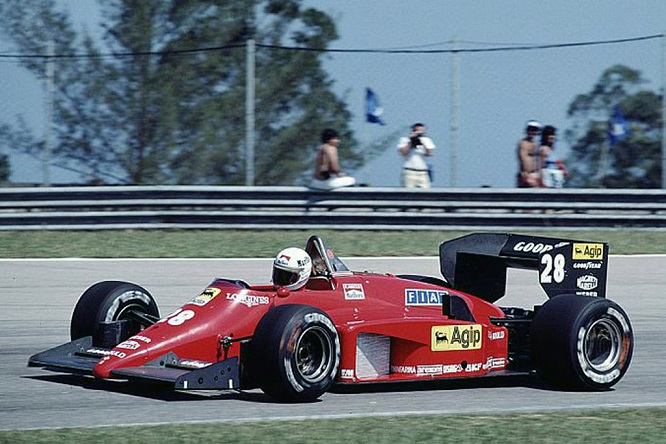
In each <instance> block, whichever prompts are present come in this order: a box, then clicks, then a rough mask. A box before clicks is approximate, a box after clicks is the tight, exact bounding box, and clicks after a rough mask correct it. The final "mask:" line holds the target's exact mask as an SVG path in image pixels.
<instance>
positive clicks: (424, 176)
mask: <svg viewBox="0 0 666 444" xmlns="http://www.w3.org/2000/svg"><path fill="white" fill-rule="evenodd" d="M425 131H426V127H425V125H424V124H422V123H415V124H414V125H412V130H411V132H410V133H409V137H401V138H400V142H398V151H399V152H400V154H402V155H403V156H404V157H405V161H404V163H403V164H402V184H403V186H405V187H407V188H430V186H431V179H430V176H431V173H430V172H429V166H428V163H427V162H426V160H425V157H427V156H432V154H433V151H434V150H435V144H434V143H433V141H432V140H431V139H430V138H429V137H427V136H426V135H425Z"/></svg>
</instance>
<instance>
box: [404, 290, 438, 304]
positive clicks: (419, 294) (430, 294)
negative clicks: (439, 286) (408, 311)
mask: <svg viewBox="0 0 666 444" xmlns="http://www.w3.org/2000/svg"><path fill="white" fill-rule="evenodd" d="M447 294H448V293H447V292H446V291H438V290H423V289H406V290H405V305H412V306H414V305H420V306H440V305H442V297H443V296H446V295H447Z"/></svg>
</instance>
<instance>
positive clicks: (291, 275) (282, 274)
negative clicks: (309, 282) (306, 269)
mask: <svg viewBox="0 0 666 444" xmlns="http://www.w3.org/2000/svg"><path fill="white" fill-rule="evenodd" d="M298 278H299V274H298V272H296V271H289V270H283V269H281V268H277V267H273V283H274V284H275V285H291V284H295V283H296V282H298Z"/></svg>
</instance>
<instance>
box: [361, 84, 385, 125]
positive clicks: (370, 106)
mask: <svg viewBox="0 0 666 444" xmlns="http://www.w3.org/2000/svg"><path fill="white" fill-rule="evenodd" d="M383 112H384V109H383V108H382V107H381V105H380V104H379V98H378V97H377V94H375V93H374V91H372V90H371V89H370V88H365V120H366V121H368V122H370V123H378V124H380V125H386V123H384V121H383V120H382V113H383Z"/></svg>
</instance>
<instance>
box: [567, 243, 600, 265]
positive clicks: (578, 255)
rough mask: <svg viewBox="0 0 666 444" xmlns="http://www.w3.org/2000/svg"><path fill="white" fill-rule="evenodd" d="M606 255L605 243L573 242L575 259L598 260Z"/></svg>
mask: <svg viewBox="0 0 666 444" xmlns="http://www.w3.org/2000/svg"><path fill="white" fill-rule="evenodd" d="M603 257H604V244H577V243H574V244H573V259H574V260H578V261H598V260H601V259H603Z"/></svg>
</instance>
